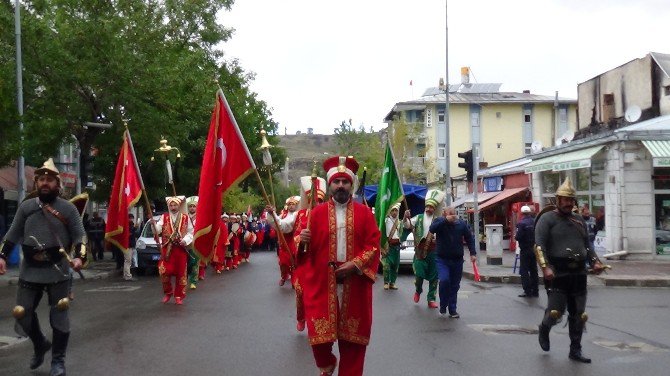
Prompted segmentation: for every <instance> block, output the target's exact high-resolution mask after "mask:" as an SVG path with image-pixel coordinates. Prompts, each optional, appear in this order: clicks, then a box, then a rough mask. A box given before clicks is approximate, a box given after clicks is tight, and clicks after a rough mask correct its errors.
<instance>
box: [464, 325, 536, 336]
mask: <svg viewBox="0 0 670 376" xmlns="http://www.w3.org/2000/svg"><path fill="white" fill-rule="evenodd" d="M468 326H469V327H471V328H472V329H474V330H476V331H478V332H482V333H484V334H491V335H498V334H537V327H534V328H529V327H525V326H519V325H486V324H470V325H468Z"/></svg>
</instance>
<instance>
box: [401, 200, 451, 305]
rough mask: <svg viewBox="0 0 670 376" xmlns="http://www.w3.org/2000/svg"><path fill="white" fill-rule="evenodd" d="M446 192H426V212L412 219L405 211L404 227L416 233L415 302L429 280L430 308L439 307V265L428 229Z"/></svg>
mask: <svg viewBox="0 0 670 376" xmlns="http://www.w3.org/2000/svg"><path fill="white" fill-rule="evenodd" d="M444 197H445V194H444V192H442V191H438V190H430V191H428V192H427V193H426V200H425V209H424V212H423V213H421V214H418V215H416V216H414V218H411V219H410V216H411V214H410V211H409V210H407V211H405V216H404V219H403V222H404V227H405V228H406V229H410V230H412V233H413V234H414V249H415V253H414V259H413V260H412V267H413V268H414V275H415V280H414V285H415V287H416V292H415V293H414V303H418V302H419V299H420V297H421V293H422V292H423V281H424V280H427V281H428V294H427V295H426V299H427V301H428V308H437V307H438V306H437V303H436V302H435V300H436V295H437V277H438V276H437V265H436V264H435V252H434V250H435V236H434V235H433V234H432V233H431V232H430V231H428V229H429V228H430V224H431V223H432V222H433V219H434V218H435V217H434V214H435V210H436V209H437V208H438V207H439V206H440V205H441V204H442V201H443V200H444Z"/></svg>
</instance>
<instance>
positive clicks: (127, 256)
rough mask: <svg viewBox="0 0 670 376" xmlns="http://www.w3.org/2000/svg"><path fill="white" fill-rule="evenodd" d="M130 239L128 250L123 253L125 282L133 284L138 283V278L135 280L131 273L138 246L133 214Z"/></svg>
mask: <svg viewBox="0 0 670 376" xmlns="http://www.w3.org/2000/svg"><path fill="white" fill-rule="evenodd" d="M128 238H129V239H128V250H127V251H126V252H124V253H123V280H124V281H128V282H132V281H137V278H133V274H132V273H131V272H130V267H131V265H132V263H133V258H134V257H135V252H136V251H135V245H136V244H137V225H136V224H135V216H134V215H133V214H132V213H129V214H128Z"/></svg>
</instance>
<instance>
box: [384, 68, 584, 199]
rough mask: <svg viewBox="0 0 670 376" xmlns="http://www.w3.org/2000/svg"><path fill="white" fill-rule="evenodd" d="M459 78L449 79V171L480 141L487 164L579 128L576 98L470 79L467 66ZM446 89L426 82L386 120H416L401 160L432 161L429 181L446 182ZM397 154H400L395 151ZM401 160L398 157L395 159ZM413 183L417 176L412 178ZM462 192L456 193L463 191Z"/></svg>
mask: <svg viewBox="0 0 670 376" xmlns="http://www.w3.org/2000/svg"><path fill="white" fill-rule="evenodd" d="M461 75H462V79H461V83H460V84H456V85H449V114H448V115H449V129H450V131H449V156H450V166H449V170H450V175H452V176H456V175H460V174H462V173H463V172H464V170H463V169H461V168H460V167H458V163H459V159H458V158H457V154H458V153H459V152H464V151H467V150H469V149H471V145H472V143H473V142H475V143H478V144H479V145H480V155H479V158H480V162H481V163H484V164H488V165H490V166H493V165H497V164H501V163H504V162H507V161H510V160H514V159H517V158H520V157H523V156H525V155H530V154H531V152H532V150H541V149H542V148H543V147H544V146H551V145H554V144H555V143H556V142H562V141H561V139H563V138H565V137H567V135H571V134H573V133H574V132H575V131H576V130H577V112H576V108H577V101H576V100H574V99H567V98H560V97H557V96H547V95H537V94H531V93H530V92H529V91H524V92H521V93H517V92H504V91H500V87H501V85H502V84H499V83H493V84H483V83H482V84H480V83H470V79H469V70H468V68H463V69H462V70H461ZM445 99H446V98H445V93H444V89H440V88H439V87H438V88H429V89H428V90H426V92H425V93H424V94H423V95H422V96H421V97H420V98H418V99H415V100H411V101H406V102H399V103H396V104H395V105H394V106H393V108H392V109H391V111H389V113H388V114H387V115H386V117H385V118H384V121H385V122H386V123H387V124H388V125H389V128H392V126H393V124H394V121H397V120H400V119H402V120H404V121H405V122H407V123H408V124H412V125H416V126H417V128H418V129H419V132H418V133H417V134H416V135H415V137H414V138H413V140H412V141H411V142H414V143H415V144H416V148H415V149H414V150H415V151H414V152H413V154H412V155H406V156H404V157H405V160H404V162H409V163H413V164H415V165H423V164H431V165H433V166H435V168H434V169H432V170H431V169H427V170H426V171H425V174H426V176H425V182H418V183H425V184H428V185H436V184H439V182H440V181H442V182H444V177H443V176H444V172H445V167H446V161H445V159H446V158H445V145H446V141H447V130H446V127H445V107H446V104H445ZM397 157H398V158H399V159H400V158H401V157H400V156H397ZM399 163H401V162H399ZM415 183H416V182H415ZM465 193H466V192H458V193H455V196H461V195H463V194H465Z"/></svg>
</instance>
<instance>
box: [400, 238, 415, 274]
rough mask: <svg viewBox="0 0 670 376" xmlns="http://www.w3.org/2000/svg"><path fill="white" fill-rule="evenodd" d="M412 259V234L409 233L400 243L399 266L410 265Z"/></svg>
mask: <svg viewBox="0 0 670 376" xmlns="http://www.w3.org/2000/svg"><path fill="white" fill-rule="evenodd" d="M412 260H414V234H411V233H410V234H409V235H408V236H407V239H405V241H404V242H402V243H401V244H400V266H403V265H405V266H412Z"/></svg>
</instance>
